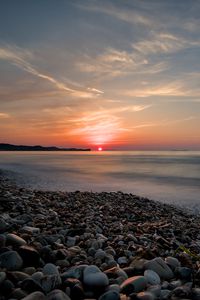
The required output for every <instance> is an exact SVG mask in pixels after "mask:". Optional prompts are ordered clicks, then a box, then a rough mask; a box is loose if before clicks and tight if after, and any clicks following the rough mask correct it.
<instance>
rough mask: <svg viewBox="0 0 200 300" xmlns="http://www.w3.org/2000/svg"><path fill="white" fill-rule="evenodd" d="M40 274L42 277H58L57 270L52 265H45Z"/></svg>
mask: <svg viewBox="0 0 200 300" xmlns="http://www.w3.org/2000/svg"><path fill="white" fill-rule="evenodd" d="M42 272H43V274H44V275H59V272H58V268H57V267H56V266H55V265H54V264H52V263H48V264H46V265H45V266H44V267H43V269H42Z"/></svg>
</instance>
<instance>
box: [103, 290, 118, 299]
mask: <svg viewBox="0 0 200 300" xmlns="http://www.w3.org/2000/svg"><path fill="white" fill-rule="evenodd" d="M98 300H120V294H119V292H117V291H108V292H106V293H104V294H103V295H101V296H100V297H99V299H98Z"/></svg>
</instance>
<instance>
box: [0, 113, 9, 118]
mask: <svg viewBox="0 0 200 300" xmlns="http://www.w3.org/2000/svg"><path fill="white" fill-rule="evenodd" d="M9 117H10V115H9V114H6V113H3V112H0V119H7V118H9Z"/></svg>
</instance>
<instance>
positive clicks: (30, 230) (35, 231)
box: [21, 226, 40, 235]
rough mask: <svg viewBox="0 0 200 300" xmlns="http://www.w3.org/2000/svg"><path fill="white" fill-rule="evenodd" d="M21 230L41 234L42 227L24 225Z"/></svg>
mask: <svg viewBox="0 0 200 300" xmlns="http://www.w3.org/2000/svg"><path fill="white" fill-rule="evenodd" d="M21 232H26V233H29V234H33V235H34V234H39V233H40V228H36V227H31V226H24V227H22V229H21Z"/></svg>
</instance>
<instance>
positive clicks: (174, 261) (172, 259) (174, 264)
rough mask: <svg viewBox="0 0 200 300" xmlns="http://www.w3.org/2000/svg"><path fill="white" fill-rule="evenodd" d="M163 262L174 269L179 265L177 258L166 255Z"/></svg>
mask: <svg viewBox="0 0 200 300" xmlns="http://www.w3.org/2000/svg"><path fill="white" fill-rule="evenodd" d="M165 262H166V263H167V264H168V266H169V267H170V268H171V269H172V270H173V271H174V270H175V269H176V268H177V267H180V265H181V264H180V261H178V259H177V258H175V257H172V256H168V257H166V258H165Z"/></svg>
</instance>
